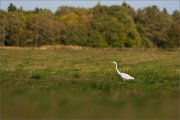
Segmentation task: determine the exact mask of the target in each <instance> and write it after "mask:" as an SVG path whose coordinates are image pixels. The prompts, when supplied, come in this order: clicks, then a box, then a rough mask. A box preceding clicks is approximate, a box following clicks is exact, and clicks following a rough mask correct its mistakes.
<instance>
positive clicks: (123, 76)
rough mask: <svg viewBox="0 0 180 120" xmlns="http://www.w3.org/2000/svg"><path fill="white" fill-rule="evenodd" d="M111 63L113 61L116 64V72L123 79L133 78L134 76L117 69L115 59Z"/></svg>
mask: <svg viewBox="0 0 180 120" xmlns="http://www.w3.org/2000/svg"><path fill="white" fill-rule="evenodd" d="M112 63H114V64H115V65H116V71H117V73H118V74H119V75H120V76H121V77H122V78H123V79H124V81H125V80H134V78H133V77H132V76H130V75H128V74H126V73H122V72H120V71H119V70H118V68H117V63H116V62H115V61H113V62H112Z"/></svg>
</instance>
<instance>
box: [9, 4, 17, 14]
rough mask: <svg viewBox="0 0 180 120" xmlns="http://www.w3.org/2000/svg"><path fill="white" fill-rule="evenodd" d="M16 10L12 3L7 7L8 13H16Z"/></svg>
mask: <svg viewBox="0 0 180 120" xmlns="http://www.w3.org/2000/svg"><path fill="white" fill-rule="evenodd" d="M16 10H17V8H16V6H15V5H13V4H12V3H10V4H9V6H8V12H12V11H16Z"/></svg>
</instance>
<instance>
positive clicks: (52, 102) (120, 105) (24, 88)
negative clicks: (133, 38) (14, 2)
mask: <svg viewBox="0 0 180 120" xmlns="http://www.w3.org/2000/svg"><path fill="white" fill-rule="evenodd" d="M0 55H1V63H0V77H1V79H0V83H1V118H13V119H15V118H17V119H20V118H31V119H32V118H36V119H40V118H50V119H53V118H54V119H55V118H84V119H85V118H86V119H87V118H107V119H113V118H125V119H135V118H137V119H140V118H144V119H145V118H150V119H152V118H157V119H164V118H167V119H178V117H179V106H178V105H179V79H180V75H179V71H180V69H179V66H180V63H179V53H178V52H176V51H174V52H170V51H140V50H127V51H126V50H123V51H120V50H114V49H105V50H103V49H78V50H73V49H60V50H38V49H30V48H29V49H0ZM114 60H115V61H117V62H118V65H119V69H120V70H121V71H122V72H126V73H128V74H130V75H132V76H133V77H135V81H126V82H124V81H123V80H122V79H121V78H120V77H119V76H118V74H117V73H116V71H115V68H114V67H115V66H114V65H113V64H112V63H111V62H112V61H114Z"/></svg>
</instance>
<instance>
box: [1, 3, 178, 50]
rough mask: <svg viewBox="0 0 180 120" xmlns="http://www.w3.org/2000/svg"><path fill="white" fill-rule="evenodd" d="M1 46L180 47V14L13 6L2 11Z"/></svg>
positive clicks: (125, 8)
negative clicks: (29, 8) (55, 9)
mask: <svg viewBox="0 0 180 120" xmlns="http://www.w3.org/2000/svg"><path fill="white" fill-rule="evenodd" d="M0 17H1V19H0V23H1V27H0V31H1V34H0V45H6V46H36V47H38V46H41V45H46V44H64V45H80V46H90V47H147V48H148V47H160V48H174V47H179V45H180V44H179V32H180V12H179V11H174V13H173V14H172V15H170V14H168V12H167V10H166V9H164V10H163V11H160V10H159V9H158V7H157V6H149V7H146V8H144V9H139V10H137V11H135V10H134V9H133V8H132V7H131V6H129V5H128V4H126V3H125V2H124V3H123V4H122V5H113V6H109V7H108V6H104V5H100V4H98V5H96V6H95V7H93V8H76V7H69V6H61V7H59V8H58V9H57V11H56V12H55V13H52V12H51V11H50V10H48V9H42V8H35V9H34V10H32V11H24V10H23V9H22V8H17V7H16V6H15V5H13V4H10V5H9V7H8V11H3V10H0Z"/></svg>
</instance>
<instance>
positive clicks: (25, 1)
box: [0, 0, 180, 14]
mask: <svg viewBox="0 0 180 120" xmlns="http://www.w3.org/2000/svg"><path fill="white" fill-rule="evenodd" d="M98 1H100V3H101V5H106V6H111V5H121V4H122V3H123V2H124V1H126V3H127V4H129V5H130V6H131V7H133V8H134V9H135V10H137V9H139V8H141V9H142V8H144V7H147V6H152V5H156V6H158V7H159V9H160V10H163V8H166V9H167V11H168V12H169V13H170V14H171V13H173V11H174V10H180V8H179V6H180V1H179V0H0V9H3V10H7V7H8V6H9V4H10V3H13V4H14V5H16V6H17V7H18V8H19V7H21V6H22V7H23V9H24V10H34V9H35V8H36V7H39V8H47V9H50V10H51V11H53V12H55V11H56V10H57V8H58V7H59V6H62V5H67V6H73V7H85V8H91V7H94V6H95V5H96V4H97V3H98Z"/></svg>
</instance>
